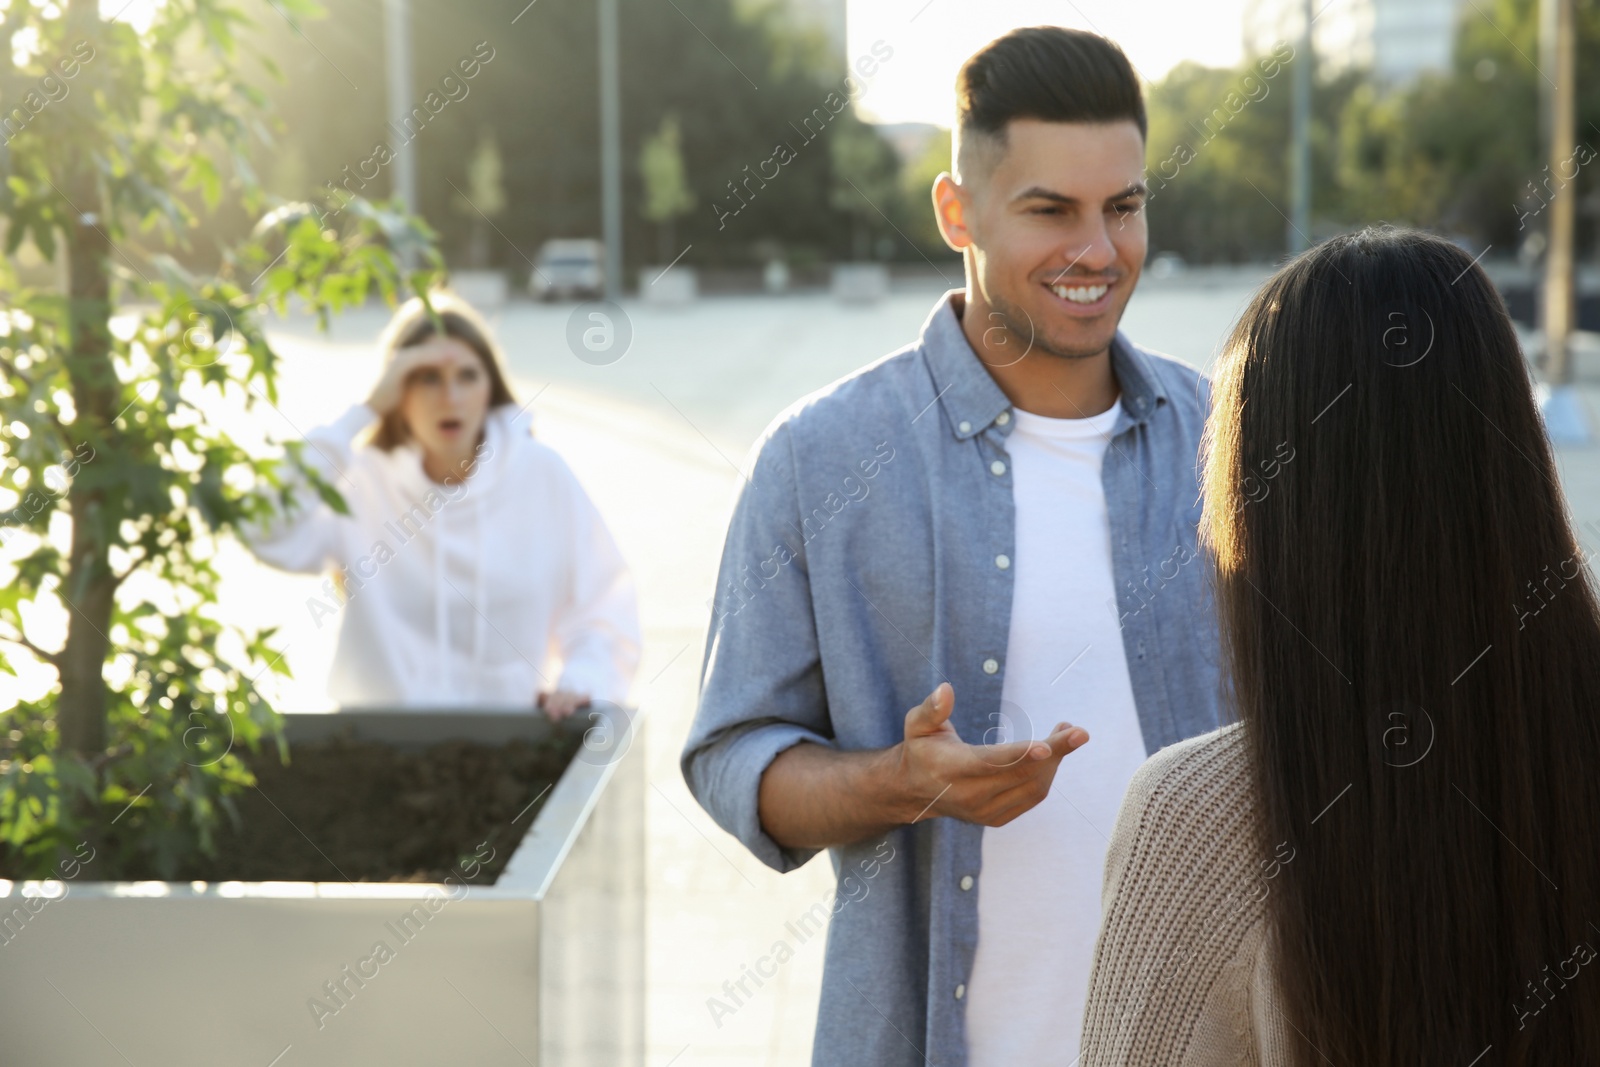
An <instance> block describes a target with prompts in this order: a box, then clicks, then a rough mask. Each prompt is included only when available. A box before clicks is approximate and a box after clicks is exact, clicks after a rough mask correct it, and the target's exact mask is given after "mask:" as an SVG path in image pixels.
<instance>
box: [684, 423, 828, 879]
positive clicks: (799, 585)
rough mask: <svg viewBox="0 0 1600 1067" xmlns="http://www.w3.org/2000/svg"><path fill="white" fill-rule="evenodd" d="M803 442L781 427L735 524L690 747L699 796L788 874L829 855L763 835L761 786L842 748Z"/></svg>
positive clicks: (767, 443) (688, 775)
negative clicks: (814, 574) (815, 747)
mask: <svg viewBox="0 0 1600 1067" xmlns="http://www.w3.org/2000/svg"><path fill="white" fill-rule="evenodd" d="M792 449H793V443H792V440H791V438H790V435H789V431H788V428H787V426H786V424H785V423H783V422H779V423H778V424H776V426H775V427H774V428H773V429H771V430H769V432H768V433H767V434H766V435H764V437H763V440H762V441H760V442H758V443H757V445H756V448H755V453H756V458H755V463H754V465H753V468H752V473H751V476H750V478H749V479H748V480H747V481H746V483H745V485H744V486H743V487H742V488H741V490H740V492H739V496H738V499H737V502H736V503H735V505H734V510H733V516H732V518H731V519H730V521H729V524H728V535H727V539H726V541H725V542H724V543H723V548H722V563H721V566H720V567H719V569H718V573H717V591H716V595H715V597H714V599H713V602H712V621H711V632H710V634H709V635H708V637H707V639H706V652H705V660H704V663H703V665H702V669H701V676H700V705H699V708H698V710H697V711H696V713H695V719H694V723H693V725H692V726H691V728H690V731H689V739H688V741H687V743H686V744H685V746H684V750H683V756H682V768H683V777H684V780H685V781H686V782H687V783H688V785H689V791H690V792H691V793H693V794H694V796H695V799H696V800H698V801H699V802H700V804H701V806H702V807H704V808H705V809H706V811H707V812H709V813H710V814H711V817H712V818H713V819H715V820H716V822H717V825H719V826H721V827H722V828H723V829H724V830H726V831H728V832H729V833H731V834H733V835H734V836H735V837H737V838H738V839H739V841H740V842H741V843H742V844H743V845H744V846H745V847H746V848H748V849H749V850H750V851H751V852H752V853H754V854H755V856H756V857H757V858H758V859H760V860H761V862H763V863H765V864H766V865H767V866H769V867H772V868H773V869H775V870H778V871H789V870H793V869H794V868H796V867H799V866H801V865H803V864H804V863H805V862H806V861H807V860H809V859H811V857H812V856H814V855H816V854H817V852H818V851H820V850H818V849H789V848H784V847H783V846H781V845H779V844H778V843H777V842H776V841H774V840H773V839H772V838H771V837H770V836H768V835H767V833H766V831H765V830H763V829H762V827H761V816H760V811H759V807H758V795H759V790H760V786H761V776H762V774H763V773H765V771H766V769H767V767H768V766H769V765H770V764H771V763H772V761H773V760H774V759H775V758H777V756H778V754H779V753H781V752H783V751H784V750H786V749H788V748H791V747H792V746H794V745H797V744H800V743H801V742H804V741H810V742H812V743H814V744H819V745H826V746H829V747H834V742H833V736H834V731H833V725H832V721H831V719H830V717H829V713H828V705H827V700H826V698H825V696H824V692H823V685H822V665H821V657H820V655H819V652H818V647H817V627H816V618H815V615H814V614H813V611H812V603H811V583H810V578H809V575H808V573H807V569H806V559H805V546H804V544H803V540H802V538H801V536H800V533H799V531H800V508H799V504H798V496H797V494H796V492H795V484H794V455H793V451H792Z"/></svg>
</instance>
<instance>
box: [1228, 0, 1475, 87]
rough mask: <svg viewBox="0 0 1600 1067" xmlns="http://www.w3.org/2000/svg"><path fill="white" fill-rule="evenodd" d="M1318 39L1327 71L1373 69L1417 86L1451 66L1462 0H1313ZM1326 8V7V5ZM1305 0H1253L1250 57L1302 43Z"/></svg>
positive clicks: (1247, 35)
mask: <svg viewBox="0 0 1600 1067" xmlns="http://www.w3.org/2000/svg"><path fill="white" fill-rule="evenodd" d="M1313 3H1314V6H1313V7H1312V12H1313V16H1312V36H1313V43H1314V45H1315V46H1316V50H1317V57H1318V59H1319V60H1321V62H1322V63H1323V64H1324V65H1325V67H1324V69H1326V70H1327V71H1329V72H1330V73H1336V72H1338V71H1341V70H1345V69H1348V68H1350V67H1365V68H1367V69H1370V70H1371V71H1372V73H1373V75H1374V77H1375V78H1376V79H1377V80H1378V81H1379V82H1380V83H1382V84H1384V85H1386V86H1389V87H1394V86H1401V85H1405V84H1407V83H1409V82H1412V81H1414V80H1415V79H1416V78H1417V76H1418V75H1419V74H1421V73H1423V72H1424V71H1428V70H1445V69H1446V68H1448V67H1449V65H1450V56H1451V50H1452V47H1453V45H1454V43H1455V36H1456V26H1457V24H1458V21H1459V19H1460V18H1461V13H1462V10H1463V8H1464V7H1465V5H1464V4H1463V3H1462V0H1313ZM1324 5H1325V6H1324ZM1304 11H1305V4H1304V3H1303V0H1249V3H1247V5H1246V7H1245V15H1244V47H1245V52H1246V54H1248V55H1259V54H1261V53H1264V52H1270V51H1271V50H1272V46H1273V45H1274V44H1276V43H1277V42H1278V41H1280V40H1287V41H1290V42H1296V41H1298V40H1299V39H1300V27H1301V22H1302V20H1303V18H1304Z"/></svg>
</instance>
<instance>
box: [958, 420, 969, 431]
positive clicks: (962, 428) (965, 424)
mask: <svg viewBox="0 0 1600 1067" xmlns="http://www.w3.org/2000/svg"><path fill="white" fill-rule="evenodd" d="M956 429H958V430H960V431H961V432H962V433H971V432H972V423H970V422H965V421H963V422H962V423H961V425H959V426H957V427H956Z"/></svg>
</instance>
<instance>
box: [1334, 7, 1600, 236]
mask: <svg viewBox="0 0 1600 1067" xmlns="http://www.w3.org/2000/svg"><path fill="white" fill-rule="evenodd" d="M1577 26H1578V41H1577V47H1578V70H1579V71H1580V72H1586V71H1592V70H1594V69H1596V64H1597V63H1600V7H1597V6H1596V5H1594V4H1580V5H1578V11H1577ZM1538 57H1539V4H1538V3H1537V0H1483V2H1482V3H1479V4H1476V5H1469V6H1467V7H1465V8H1463V9H1462V13H1461V22H1460V25H1459V27H1458V31H1457V34H1456V39H1455V47H1454V54H1453V59H1452V62H1451V65H1450V68H1449V69H1448V70H1446V71H1443V72H1439V73H1434V74H1430V75H1427V76H1425V77H1423V78H1420V79H1418V81H1417V82H1416V83H1415V84H1413V85H1410V86H1407V87H1405V88H1404V89H1402V90H1399V91H1395V92H1388V93H1384V92H1380V91H1379V90H1377V89H1376V88H1375V87H1366V88H1364V90H1363V91H1362V92H1360V93H1358V94H1356V95H1355V96H1353V97H1352V98H1351V100H1350V105H1349V107H1348V109H1347V110H1346V112H1345V113H1344V115H1343V116H1342V117H1341V120H1340V126H1341V130H1340V133H1341V144H1342V151H1341V155H1340V159H1339V167H1338V180H1339V184H1340V190H1341V194H1342V198H1343V202H1344V206H1345V211H1346V215H1347V217H1349V218H1350V219H1351V220H1352V221H1366V220H1371V219H1388V220H1391V221H1395V222H1405V223H1409V224H1412V225H1417V226H1426V227H1430V228H1435V229H1440V230H1443V231H1446V232H1450V233H1454V234H1459V235H1462V236H1466V237H1470V238H1472V239H1474V240H1475V241H1477V242H1479V243H1482V244H1485V245H1494V246H1496V248H1497V249H1498V250H1499V251H1503V252H1505V253H1509V252H1511V251H1512V250H1513V249H1514V248H1516V246H1517V245H1518V244H1519V243H1520V242H1521V241H1522V240H1524V239H1526V238H1527V237H1528V236H1530V235H1531V234H1534V233H1538V232H1540V231H1542V229H1543V227H1544V223H1545V219H1546V218H1547V217H1548V216H1545V215H1544V213H1543V206H1544V205H1545V204H1547V203H1548V202H1549V201H1550V200H1551V199H1552V198H1553V197H1554V196H1556V195H1562V196H1578V197H1579V199H1580V202H1587V201H1588V198H1589V196H1591V195H1592V191H1593V190H1596V189H1600V174H1597V173H1596V172H1597V171H1600V166H1596V164H1593V163H1590V164H1588V165H1586V166H1578V167H1575V168H1574V169H1575V170H1576V175H1575V176H1574V175H1573V174H1571V173H1569V174H1567V175H1563V176H1557V175H1552V174H1551V173H1549V172H1548V171H1547V170H1546V169H1545V167H1546V166H1547V164H1548V163H1549V156H1548V148H1547V146H1546V145H1545V144H1544V141H1543V136H1542V134H1541V133H1540V130H1541V123H1540V93H1541V90H1542V89H1543V88H1544V87H1545V82H1544V80H1543V79H1544V75H1543V74H1541V72H1540V71H1539V69H1538V68H1537V67H1536V66H1535V62H1536V61H1537V59H1538ZM1597 126H1600V83H1597V82H1596V81H1595V80H1594V79H1593V78H1584V77H1581V76H1580V78H1579V81H1578V134H1577V139H1578V142H1579V143H1581V144H1585V145H1587V146H1588V149H1589V150H1590V152H1593V151H1600V130H1597ZM1571 147H1573V148H1576V147H1577V146H1576V145H1573V146H1571ZM1587 154H1588V153H1585V155H1587ZM1575 162H1576V161H1575ZM1564 178H1565V179H1567V180H1566V181H1564V180H1563V179H1564ZM1574 183H1575V187H1573V184H1574ZM1597 247H1600V246H1597ZM1497 254H1499V252H1497Z"/></svg>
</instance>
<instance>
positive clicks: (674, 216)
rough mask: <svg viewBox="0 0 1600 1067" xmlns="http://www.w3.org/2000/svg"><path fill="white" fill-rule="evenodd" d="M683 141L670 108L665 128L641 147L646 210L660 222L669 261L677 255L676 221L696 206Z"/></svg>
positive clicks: (662, 249) (663, 253) (661, 249)
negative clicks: (675, 248)
mask: <svg viewBox="0 0 1600 1067" xmlns="http://www.w3.org/2000/svg"><path fill="white" fill-rule="evenodd" d="M682 142H683V134H682V131H681V130H680V129H679V125H678V115H677V113H676V112H672V111H669V112H667V113H666V114H665V115H663V116H661V128H660V129H658V130H656V132H655V133H653V134H652V135H650V136H649V137H647V138H645V141H644V144H643V145H642V146H641V147H640V149H639V177H640V178H642V179H643V180H644V209H643V213H644V217H645V218H647V219H649V220H650V221H651V222H653V223H655V224H656V235H657V240H658V244H657V252H658V255H659V256H660V260H659V262H661V263H666V262H669V261H670V260H671V258H672V256H673V255H674V252H673V248H672V246H673V243H674V240H673V230H674V223H675V222H676V221H677V220H678V218H679V217H680V216H683V215H687V214H688V213H689V212H690V211H693V210H694V205H695V199H694V192H693V191H692V190H691V189H690V188H689V175H688V171H687V170H685V169H684V165H683V143H682Z"/></svg>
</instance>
